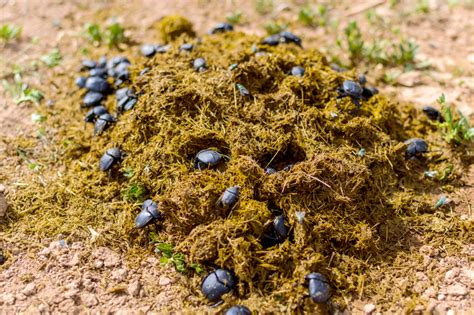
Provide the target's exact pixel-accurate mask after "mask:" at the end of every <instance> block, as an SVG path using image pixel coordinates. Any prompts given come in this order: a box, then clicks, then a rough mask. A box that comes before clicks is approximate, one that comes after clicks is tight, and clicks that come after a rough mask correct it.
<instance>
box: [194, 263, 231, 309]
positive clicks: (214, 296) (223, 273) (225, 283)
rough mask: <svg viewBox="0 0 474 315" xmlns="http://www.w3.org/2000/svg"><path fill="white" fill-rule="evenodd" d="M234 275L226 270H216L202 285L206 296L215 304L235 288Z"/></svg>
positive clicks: (208, 275)
mask: <svg viewBox="0 0 474 315" xmlns="http://www.w3.org/2000/svg"><path fill="white" fill-rule="evenodd" d="M235 284H236V283H235V279H234V275H233V274H232V273H231V272H230V271H228V270H225V269H216V270H214V271H211V272H210V273H208V274H207V276H206V277H205V278H204V279H203V281H202V284H201V290H202V293H203V294H204V296H205V297H206V298H207V299H208V300H210V301H212V302H214V301H217V300H219V299H220V298H221V296H222V295H224V294H226V293H228V292H230V291H231V290H232V289H233V288H234V287H235Z"/></svg>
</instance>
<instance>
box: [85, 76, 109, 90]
mask: <svg viewBox="0 0 474 315" xmlns="http://www.w3.org/2000/svg"><path fill="white" fill-rule="evenodd" d="M85 88H86V89H87V90H89V91H92V92H99V93H108V92H109V91H110V85H109V83H108V82H107V80H106V79H104V78H101V77H89V78H87V80H86V85H85Z"/></svg>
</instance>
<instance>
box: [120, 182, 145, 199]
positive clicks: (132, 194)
mask: <svg viewBox="0 0 474 315" xmlns="http://www.w3.org/2000/svg"><path fill="white" fill-rule="evenodd" d="M147 194H148V190H147V189H146V188H145V186H143V184H141V183H132V184H130V186H129V187H128V188H126V189H124V190H122V197H123V199H125V200H126V201H143V200H144V199H145V197H146V195H147Z"/></svg>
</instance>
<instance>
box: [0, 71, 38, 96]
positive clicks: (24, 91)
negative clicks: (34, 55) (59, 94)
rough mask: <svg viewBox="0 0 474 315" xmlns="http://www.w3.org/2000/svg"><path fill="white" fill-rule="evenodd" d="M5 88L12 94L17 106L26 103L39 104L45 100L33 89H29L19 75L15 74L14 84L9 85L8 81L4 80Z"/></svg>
mask: <svg viewBox="0 0 474 315" xmlns="http://www.w3.org/2000/svg"><path fill="white" fill-rule="evenodd" d="M2 85H3V88H4V89H5V90H6V91H8V93H10V94H11V96H12V98H13V102H15V104H21V103H24V102H32V103H37V104H38V103H39V101H40V100H41V99H42V98H43V94H42V93H41V92H40V91H38V90H36V89H33V88H30V87H28V84H26V83H24V82H23V81H22V79H21V75H20V74H19V73H15V76H14V83H9V82H8V81H7V80H2Z"/></svg>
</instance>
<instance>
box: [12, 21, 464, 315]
mask: <svg viewBox="0 0 474 315" xmlns="http://www.w3.org/2000/svg"><path fill="white" fill-rule="evenodd" d="M177 22H179V23H177ZM160 24H161V26H162V27H161V30H162V32H163V33H162V36H163V38H164V39H165V40H166V41H171V42H170V43H171V48H170V50H169V51H168V52H166V53H163V54H156V55H155V56H154V57H153V58H151V59H145V58H143V59H136V60H132V63H133V64H134V67H132V68H131V72H132V78H131V84H130V85H131V87H132V88H133V89H134V90H135V91H136V92H137V95H138V96H139V101H138V103H137V104H136V106H135V108H134V109H133V110H131V111H129V112H125V113H124V114H122V115H121V116H120V119H119V121H118V122H117V124H116V125H114V126H112V127H111V128H110V129H108V130H107V131H106V132H104V133H103V134H102V135H101V136H100V137H93V135H92V130H91V129H90V128H88V129H87V130H84V123H83V115H84V112H83V110H81V109H80V108H79V106H78V105H77V104H79V102H80V98H81V93H80V92H75V93H73V94H72V95H71V92H70V90H64V91H59V92H58V93H59V95H58V97H57V104H56V105H55V107H54V109H51V110H50V112H49V113H48V119H47V120H46V121H45V122H44V124H49V126H54V130H51V131H50V133H49V134H47V135H46V137H49V139H51V146H53V148H51V147H49V148H48V150H47V152H54V155H53V156H54V159H50V160H49V161H43V160H42V161H40V162H41V163H42V165H44V167H43V168H42V169H41V170H40V171H39V172H40V173H39V174H33V173H32V174H31V175H30V177H28V178H26V179H25V181H27V183H28V184H27V185H26V186H20V187H19V188H18V190H17V192H16V193H15V195H14V196H11V199H12V201H13V202H12V207H13V209H14V217H15V220H13V219H12V220H11V223H10V225H9V226H8V227H7V229H9V230H10V231H17V232H24V233H27V234H35V235H40V236H45V235H52V234H58V233H62V234H63V235H69V237H70V238H86V237H89V235H88V232H87V231H88V229H89V227H92V228H93V229H94V230H96V231H98V233H100V235H101V236H100V237H99V238H98V239H97V242H99V243H103V244H108V245H112V246H117V247H121V248H130V247H132V248H133V247H139V246H143V245H144V244H146V240H147V239H148V237H147V234H146V233H147V232H146V231H136V230H134V229H133V222H134V218H135V216H136V215H137V214H138V212H139V206H138V205H137V204H136V202H137V201H138V202H139V201H142V200H143V198H144V197H145V195H146V196H149V197H150V198H152V199H153V200H155V201H157V202H158V204H159V209H160V211H161V212H162V213H163V216H164V219H163V220H162V221H161V222H160V223H159V224H158V226H157V238H158V239H159V244H165V245H160V247H158V249H159V251H160V253H161V254H162V255H163V257H164V258H165V259H163V261H164V260H166V262H167V263H168V262H169V261H172V263H173V264H174V266H175V268H177V269H179V270H180V271H185V270H187V269H185V266H193V265H194V266H203V267H204V268H206V269H207V270H211V269H212V268H215V267H223V268H226V269H230V270H233V271H234V272H235V274H236V277H237V278H238V285H237V288H236V290H235V292H234V293H233V294H228V295H226V296H225V297H224V304H223V305H222V306H220V308H219V309H214V310H213V311H218V310H221V309H224V308H226V307H228V306H229V305H232V304H245V305H247V306H249V307H250V308H251V309H253V310H257V309H258V310H260V311H264V312H268V313H272V312H274V313H277V312H288V313H293V312H298V311H308V312H317V311H322V308H321V307H322V306H319V305H315V304H314V303H312V302H311V300H310V299H309V298H307V297H305V296H307V287H306V286H305V284H304V277H305V275H306V274H308V273H310V272H321V273H323V274H325V275H326V276H327V277H328V279H329V280H330V283H331V286H332V287H333V289H334V292H335V293H334V296H333V298H332V300H333V302H334V303H335V304H336V305H339V307H343V306H344V305H345V301H347V300H350V299H351V298H352V297H354V296H360V297H369V298H372V299H373V300H375V301H380V303H381V304H380V305H383V307H384V308H388V307H389V306H390V305H394V304H396V303H398V302H399V300H400V298H401V297H403V296H410V295H412V294H413V293H412V291H411V290H410V285H409V284H407V285H406V286H403V287H398V286H396V285H395V286H394V284H393V283H392V281H391V279H392V277H396V276H397V275H398V274H400V273H401V272H403V271H404V272H407V271H408V270H410V269H411V268H413V267H414V266H416V265H417V264H419V257H418V256H417V255H418V254H417V253H418V251H417V250H416V247H417V246H419V242H418V241H419V240H420V239H423V238H425V239H427V240H428V239H429V240H430V241H431V242H434V243H437V242H443V244H444V245H443V246H444V248H445V250H446V251H448V252H449V251H454V250H456V249H458V248H459V245H460V242H463V241H472V234H469V233H467V231H468V229H469V226H467V224H466V223H463V222H461V221H460V220H458V219H457V218H456V217H454V216H452V215H451V214H450V213H449V211H447V212H446V211H445V210H444V209H443V207H441V208H439V209H435V208H434V207H433V200H432V196H431V192H432V191H433V190H434V189H439V188H440V184H439V182H437V181H434V180H432V179H430V178H426V177H424V175H423V174H424V171H425V170H432V169H443V167H445V163H447V162H449V163H450V164H451V165H454V171H452V172H451V173H450V175H449V178H448V179H446V180H447V181H449V183H450V185H459V184H460V183H461V182H460V176H461V174H462V172H463V170H464V169H465V168H466V167H467V166H468V165H467V166H466V164H465V163H464V164H463V160H462V156H461V153H459V152H452V151H450V150H449V147H448V146H447V144H446V143H445V142H443V140H442V139H441V137H440V136H439V134H438V133H437V132H436V129H435V128H434V127H433V126H432V125H431V124H430V123H429V121H427V119H425V118H424V116H423V114H422V113H421V112H420V111H418V110H415V109H414V108H413V107H412V106H409V105H401V104H398V103H396V102H394V101H393V100H390V99H388V98H386V97H384V96H383V95H376V96H374V97H372V98H370V100H368V101H363V102H362V106H361V109H360V110H358V111H354V109H355V105H354V104H352V103H351V101H350V100H349V99H342V100H340V101H339V103H338V102H336V96H337V92H336V89H337V88H338V87H339V86H341V84H342V82H343V81H344V80H347V79H353V80H354V79H355V78H356V77H357V75H356V74H355V73H354V72H344V73H339V72H336V71H334V70H332V69H331V67H330V66H329V64H328V62H327V61H326V58H325V57H324V56H323V55H322V54H320V53H319V52H318V51H315V50H304V49H302V48H300V47H298V46H296V45H292V44H288V45H279V46H276V47H268V46H264V45H261V44H260V42H261V38H258V37H255V36H249V35H245V34H242V33H238V32H229V33H224V34H218V35H207V36H204V37H203V38H202V39H200V40H192V43H193V44H194V49H193V51H192V52H180V51H179V46H180V44H181V43H182V38H180V35H181V34H183V33H185V34H187V35H191V34H192V27H191V25H190V23H189V22H187V21H185V20H183V19H182V18H177V17H168V18H165V19H163V20H162V21H161V22H160ZM175 38H178V40H177V41H172V40H173V39H175ZM196 58H204V59H206V61H207V65H208V68H207V70H206V71H204V72H197V71H195V70H194V69H193V66H192V62H193V60H194V59H196ZM233 64H236V65H237V66H232V67H230V65H233ZM294 66H302V67H304V68H305V74H304V76H303V77H296V76H292V75H290V73H291V68H292V67H294ZM144 67H147V68H149V71H148V72H146V73H145V74H140V72H141V70H142V69H143V68H144ZM58 80H61V79H60V78H59V79H58ZM63 80H65V81H67V82H68V83H69V84H71V85H72V84H73V78H72V77H71V78H63ZM237 84H240V85H243V86H244V87H246V88H247V89H248V90H249V91H250V94H251V96H242V95H241V94H240V93H239V91H238V89H237V88H236V85H237ZM106 105H107V106H108V107H109V108H110V109H112V108H113V106H114V104H113V100H112V98H110V99H109V101H108V102H107V104H106ZM412 137H420V138H423V139H425V140H426V141H427V142H428V144H429V146H430V152H429V153H427V154H425V155H424V157H422V158H420V159H417V160H415V161H411V160H410V161H407V160H406V159H405V149H406V145H405V144H403V141H405V140H407V139H409V138H412ZM9 147H10V152H7V154H11V155H15V154H16V153H15V148H16V147H21V148H22V149H23V151H24V152H25V156H27V157H29V155H34V152H33V150H32V148H31V147H32V144H31V143H23V142H21V143H20V142H19V143H10V146H9ZM110 147H119V148H121V149H122V150H123V151H125V152H126V153H127V155H126V158H125V159H124V160H123V162H122V163H121V165H120V166H119V168H118V169H115V170H114V171H113V172H112V174H108V173H104V172H100V171H99V169H98V161H99V158H100V157H101V155H102V154H103V153H104V152H105V150H106V149H107V148H110ZM207 148H214V149H215V150H217V151H219V152H221V153H222V154H225V155H227V156H228V157H229V160H228V161H226V162H225V163H223V164H222V165H221V166H220V168H218V169H215V170H202V171H199V170H196V169H194V168H193V158H194V156H195V155H196V153H198V152H199V151H200V150H203V149H207ZM362 149H363V150H362ZM361 152H365V153H364V154H362V153H361ZM290 164H293V165H294V166H293V167H292V168H290V169H288V170H286V167H287V166H288V165H290ZM267 166H271V167H273V168H275V169H276V170H277V171H278V172H277V173H276V174H273V175H266V174H265V173H264V168H265V167H267ZM234 185H239V186H240V187H241V194H240V201H239V203H238V205H237V206H236V207H235V209H233V211H232V213H226V214H223V213H221V212H220V211H218V209H217V206H216V204H217V201H218V199H219V196H220V195H221V194H222V192H223V191H224V190H225V189H226V188H227V187H230V186H234ZM24 205H28V207H25V206H24ZM277 214H283V215H284V218H285V224H286V226H287V229H288V237H287V238H286V239H284V240H283V242H282V243H280V244H277V245H274V246H271V247H264V246H263V244H262V239H263V238H264V235H265V233H267V229H268V226H269V224H271V222H272V221H273V219H274V218H275V216H276V215H277ZM12 215H13V214H12ZM415 240H416V241H415ZM166 244H173V246H174V247H172V249H171V247H170V246H171V245H166ZM413 253H414V254H413ZM407 273H408V272H407ZM188 276H189V277H190V282H189V283H190V284H191V286H190V287H189V283H188V284H187V288H183V292H186V294H188V296H191V297H193V298H191V299H186V300H183V301H180V302H179V303H178V302H176V303H178V304H173V305H170V309H173V308H174V309H175V310H176V309H180V308H181V307H187V308H189V309H192V310H194V311H196V310H198V309H200V310H201V311H203V310H206V309H207V307H206V306H205V305H206V304H207V301H205V299H204V298H203V297H202V295H201V294H200V292H199V282H200V278H201V277H200V276H199V275H197V274H194V275H193V274H192V273H188ZM183 304H184V305H183Z"/></svg>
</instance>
